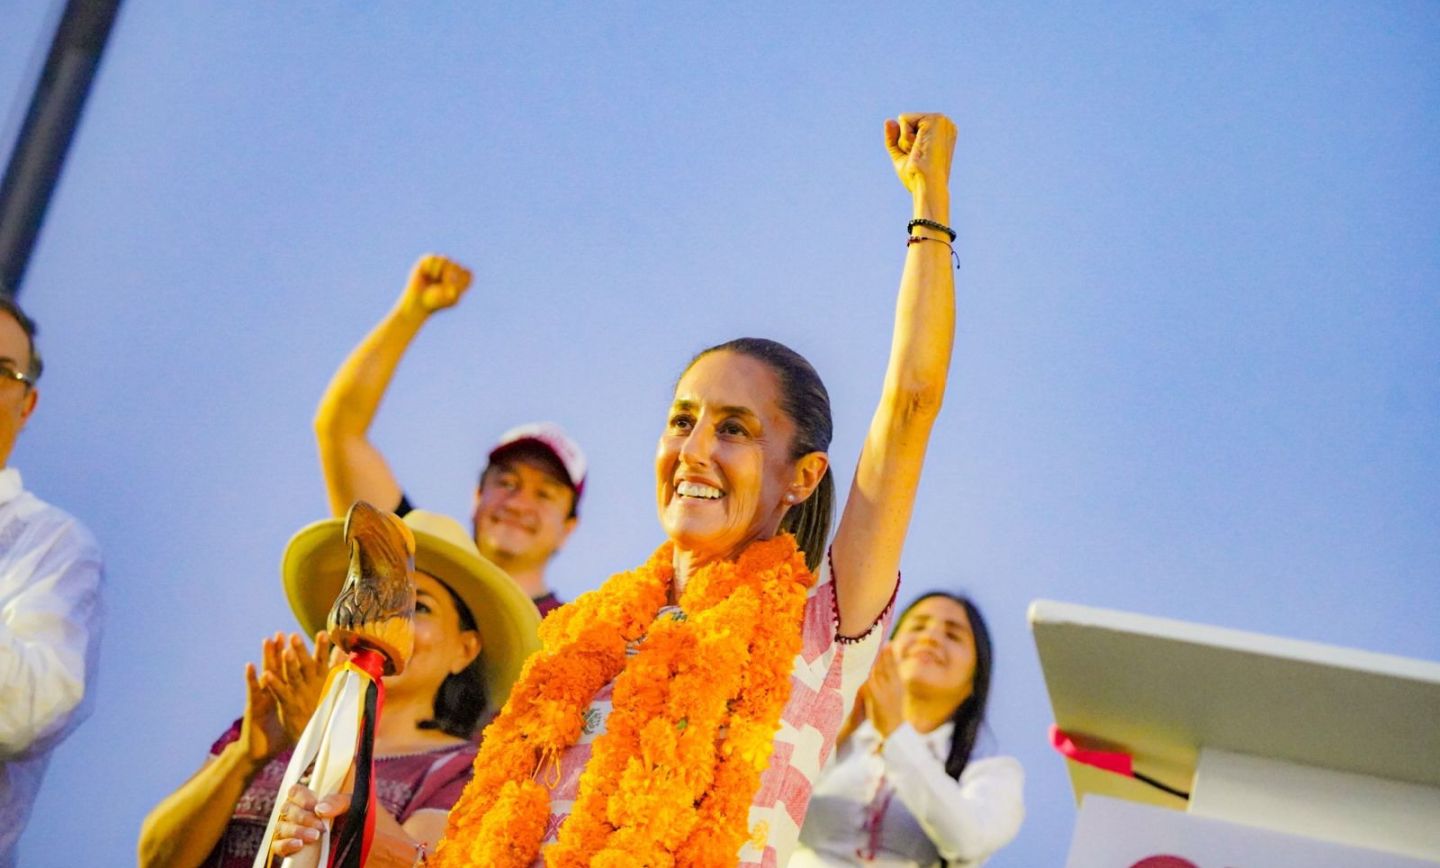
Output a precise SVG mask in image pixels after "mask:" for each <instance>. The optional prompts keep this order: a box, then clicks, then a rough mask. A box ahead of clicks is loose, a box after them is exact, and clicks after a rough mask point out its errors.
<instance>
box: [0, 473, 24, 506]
mask: <svg viewBox="0 0 1440 868" xmlns="http://www.w3.org/2000/svg"><path fill="white" fill-rule="evenodd" d="M24 490H25V485H24V483H22V482H21V481H20V471H19V470H17V469H16V468H14V467H7V468H5V469H4V470H0V506H4V505H5V504H7V503H9V502H10V501H12V500H14V499H15V498H16V497H18V496H19V495H20V492H21V491H24Z"/></svg>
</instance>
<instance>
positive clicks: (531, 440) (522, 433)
mask: <svg viewBox="0 0 1440 868" xmlns="http://www.w3.org/2000/svg"><path fill="white" fill-rule="evenodd" d="M531 444H533V445H535V446H539V447H540V448H542V449H544V450H545V451H546V452H549V453H550V454H551V455H554V456H555V460H556V461H558V462H560V466H561V467H563V468H564V469H565V475H566V476H567V477H569V478H568V479H567V480H566V481H568V482H569V483H570V487H572V488H574V489H575V498H576V499H577V500H578V499H579V498H580V495H581V493H583V492H584V491H585V453H584V452H581V451H580V446H579V444H577V443H576V442H575V441H574V440H572V439H570V435H568V434H566V433H565V429H563V428H561V427H560V426H559V425H556V424H555V423H554V422H530V423H528V424H526V425H520V426H518V427H515V428H511V429H510V430H509V431H506V432H505V433H504V434H502V435H500V440H499V441H498V442H496V444H495V445H494V446H493V447H491V449H490V460H491V461H494V460H495V457H496V456H497V455H500V454H501V453H503V452H506V451H508V450H510V449H513V448H515V447H516V446H525V445H531Z"/></svg>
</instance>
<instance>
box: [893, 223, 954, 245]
mask: <svg viewBox="0 0 1440 868" xmlns="http://www.w3.org/2000/svg"><path fill="white" fill-rule="evenodd" d="M916 226H924V227H925V228H926V229H934V230H936V231H939V232H944V233H945V234H946V235H948V236H950V240H951V241H954V240H955V230H954V229H951V228H950V227H949V226H946V225H945V224H944V223H941V222H940V221H938V220H926V219H925V218H923V217H917V218H915V219H914V220H911V221H910V222H909V223H906V224H905V231H906V232H909V233H910V234H911V235H914V234H915V227H916Z"/></svg>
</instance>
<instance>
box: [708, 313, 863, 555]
mask: <svg viewBox="0 0 1440 868" xmlns="http://www.w3.org/2000/svg"><path fill="white" fill-rule="evenodd" d="M711 353H735V354H737V355H741V356H745V357H747V358H751V359H754V360H755V361H757V362H761V363H762V364H764V365H766V366H767V367H769V368H770V370H772V371H774V372H775V377H776V379H778V380H779V381H780V409H781V411H782V412H784V413H785V415H786V416H787V417H789V419H790V421H791V422H793V423H794V424H795V440H794V442H793V443H791V444H790V457H791V459H796V458H800V457H801V456H804V455H808V454H810V453H811V452H826V451H828V450H829V449H830V437H831V435H832V434H833V433H834V429H835V423H834V419H833V418H832V416H831V413H830V393H829V392H827V391H826V390H825V384H824V383H823V382H822V381H821V380H820V375H819V374H817V373H816V372H815V368H814V367H813V366H812V365H811V364H810V363H809V362H808V361H806V360H805V357H804V356H802V355H800V354H799V353H797V352H795V351H794V350H792V349H790V348H789V347H787V346H785V345H784V344H782V343H780V342H779V341H772V340H770V339H769V338H736V339H735V340H733V341H726V342H725V343H723V344H718V345H716V346H713V347H710V348H709V349H706V350H701V351H700V352H699V353H697V354H696V355H695V358H693V359H691V360H690V364H688V365H686V366H685V371H683V372H681V376H682V377H683V376H684V375H685V372H688V371H689V370H690V369H691V368H693V367H695V363H696V362H698V361H700V360H701V359H703V358H705V357H706V356H708V355H710V354H711ZM834 516H835V476H834V474H832V473H831V472H830V468H829V467H828V466H827V467H826V468H825V475H824V476H823V477H821V479H820V484H819V485H818V486H816V487H815V490H814V491H813V492H811V493H810V496H809V497H807V498H805V500H803V501H801V502H800V503H797V504H796V505H794V506H792V507H791V508H790V510H789V511H788V512H786V513H785V519H784V520H783V521H782V522H781V523H780V529H781V530H784V531H789V532H790V533H793V534H794V535H795V542H796V544H797V545H798V546H799V547H800V550H801V551H802V552H804V553H805V563H806V564H807V565H808V566H809V567H810V570H811V572H814V571H815V570H817V569H819V568H820V562H821V561H822V560H823V559H824V557H825V543H826V541H827V540H828V539H829V537H830V523H831V521H832V520H833V519H834Z"/></svg>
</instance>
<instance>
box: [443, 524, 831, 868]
mask: <svg viewBox="0 0 1440 868" xmlns="http://www.w3.org/2000/svg"><path fill="white" fill-rule="evenodd" d="M671 553H672V549H671V546H670V544H669V543H666V544H665V545H663V546H661V547H660V548H659V549H658V550H657V551H656V552H655V554H654V555H652V556H651V558H650V560H649V561H647V562H646V563H645V564H644V565H643V566H641V567H640V568H638V569H636V570H632V571H630V572H627V573H619V574H616V575H615V576H612V577H611V578H610V579H609V580H608V581H607V582H605V584H604V585H602V586H601V587H600V588H599V589H598V590H596V591H593V592H591V593H589V594H585V595H584V596H582V597H580V598H579V599H578V600H576V601H575V602H573V603H571V604H570V605H568V606H564V607H562V608H560V609H559V610H557V611H556V612H554V613H553V614H552V615H550V617H548V618H547V619H546V620H545V621H544V622H543V623H542V624H541V627H540V633H541V640H542V642H543V645H544V647H543V649H542V650H541V651H540V652H538V653H536V654H535V655H533V656H532V657H531V658H530V660H529V661H528V662H527V663H526V665H525V669H524V671H523V672H522V673H521V676H520V680H519V681H518V682H517V683H516V685H515V688H514V689H513V690H512V691H511V694H510V700H509V701H508V702H507V703H506V704H505V708H504V709H503V710H502V711H501V713H500V716H499V717H497V718H496V719H495V721H494V723H492V724H491V725H490V726H489V728H487V729H486V730H485V738H484V742H483V744H482V746H481V749H480V752H479V754H478V755H477V756H476V758H475V775H474V777H473V778H472V780H471V782H470V784H469V786H467V787H466V789H465V793H464V795H462V796H461V797H460V800H459V801H458V802H457V803H456V805H455V807H454V808H453V809H451V811H450V820H449V825H448V827H447V829H446V832H445V837H444V839H443V840H442V841H441V843H440V847H439V849H438V850H437V851H436V853H435V855H434V857H433V858H432V860H431V861H432V864H434V865H436V866H439V868H459V866H466V865H487V866H488V865H494V866H514V868H525V866H528V865H530V864H531V863H532V862H533V861H534V860H535V858H536V856H537V855H538V853H539V848H540V842H541V840H542V839H543V837H544V835H545V826H546V823H547V822H548V821H549V814H550V801H549V791H548V790H547V789H546V788H545V786H542V784H541V783H540V782H541V781H548V780H549V778H547V775H554V774H557V773H558V769H559V760H560V755H561V754H562V753H563V752H564V751H565V750H566V749H567V748H569V747H570V746H572V745H574V744H575V742H576V741H578V740H579V738H580V734H581V731H582V728H583V723H584V714H585V712H586V710H587V709H588V708H589V706H590V703H591V702H592V701H593V699H594V697H595V694H596V693H597V692H598V691H599V690H600V689H601V688H602V687H604V686H605V685H606V684H607V683H609V682H611V681H614V682H615V686H614V693H613V700H614V702H613V710H612V711H611V713H610V716H609V718H608V719H607V721H606V731H605V733H604V734H603V735H601V736H600V737H599V738H597V739H596V740H595V743H594V744H593V745H592V750H591V754H590V759H589V762H588V763H587V764H586V766H585V771H584V772H583V773H582V775H581V777H580V792H579V794H578V795H577V797H576V800H575V805H574V809H573V811H572V813H571V814H570V817H569V819H567V820H566V821H565V825H564V826H563V827H561V830H560V836H559V840H558V842H557V843H556V844H555V845H554V846H552V847H550V848H549V849H548V850H546V852H545V861H546V864H547V865H549V866H551V868H562V866H567V868H568V866H575V868H580V866H591V865H594V866H639V865H645V866H670V865H683V866H710V865H717V866H718V865H733V864H734V862H735V857H736V854H737V853H738V852H739V849H740V846H741V844H742V843H743V842H744V841H745V840H746V839H747V838H748V837H749V832H750V830H749V829H748V823H749V810H750V801H751V799H753V798H754V795H755V792H756V790H757V789H758V787H759V782H760V775H761V773H762V772H763V771H764V770H765V767H766V766H767V765H768V763H769V759H770V750H771V746H772V741H773V739H774V735H775V730H776V729H777V728H778V727H779V724H780V715H781V713H782V712H783V711H784V708H785V702H786V701H787V700H788V699H789V696H790V666H791V661H792V660H793V658H794V657H795V654H796V653H797V652H798V651H799V649H800V640H801V635H800V620H801V618H802V616H803V613H804V607H805V595H806V592H807V591H808V589H809V587H810V585H811V583H812V582H813V581H814V579H813V577H812V576H811V574H810V572H809V570H807V569H806V567H805V559H804V555H803V554H802V553H801V552H800V551H799V550H798V549H797V548H796V547H795V541H794V538H793V537H791V536H790V535H788V534H785V535H781V536H778V537H775V538H774V539H770V540H765V541H762V542H757V543H753V544H751V545H750V547H749V548H747V549H746V550H745V551H744V552H743V553H742V554H741V555H740V557H739V558H738V559H737V560H736V561H733V562H725V563H718V564H711V565H708V566H706V567H703V568H701V569H700V570H698V571H697V572H696V573H695V575H693V576H691V577H690V580H689V582H688V583H687V585H686V587H685V589H684V591H683V593H682V594H681V596H680V600H679V605H680V609H681V610H682V611H683V612H684V617H683V618H680V619H661V620H659V621H656V620H655V615H656V614H657V612H658V611H659V610H660V608H661V607H662V606H664V604H665V602H666V599H667V596H668V594H669V590H670V585H671V582H672V580H673V577H674V569H673V567H672V565H671ZM647 634H648V635H647ZM642 639H643V640H644V641H643V644H642V645H641V646H640V650H639V652H638V653H637V654H635V655H634V656H632V657H630V658H628V661H627V657H626V647H627V643H631V644H633V643H636V642H639V641H640V640H642Z"/></svg>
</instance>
